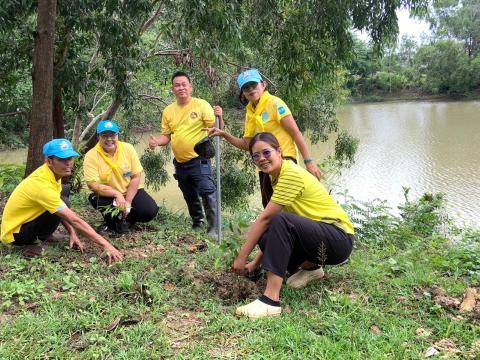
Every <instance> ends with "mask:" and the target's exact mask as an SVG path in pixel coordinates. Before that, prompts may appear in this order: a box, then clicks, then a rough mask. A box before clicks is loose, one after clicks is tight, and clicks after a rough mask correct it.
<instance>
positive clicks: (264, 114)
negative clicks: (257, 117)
mask: <svg viewBox="0 0 480 360" xmlns="http://www.w3.org/2000/svg"><path fill="white" fill-rule="evenodd" d="M269 117H270V115H269V114H268V112H267V111H264V112H263V113H262V121H263V122H267V121H268V118H269Z"/></svg>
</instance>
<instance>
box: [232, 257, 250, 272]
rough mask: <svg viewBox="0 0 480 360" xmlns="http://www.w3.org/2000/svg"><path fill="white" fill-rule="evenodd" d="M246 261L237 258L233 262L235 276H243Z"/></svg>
mask: <svg viewBox="0 0 480 360" xmlns="http://www.w3.org/2000/svg"><path fill="white" fill-rule="evenodd" d="M246 262H247V259H245V258H242V257H239V256H237V257H236V258H235V261H234V262H233V266H232V268H233V271H234V272H235V273H236V274H237V275H243V274H244V273H245V267H246Z"/></svg>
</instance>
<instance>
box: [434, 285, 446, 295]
mask: <svg viewBox="0 0 480 360" xmlns="http://www.w3.org/2000/svg"><path fill="white" fill-rule="evenodd" d="M431 291H432V294H433V296H446V295H447V293H446V292H445V290H444V289H443V288H441V287H440V286H437V285H433V286H432V288H431Z"/></svg>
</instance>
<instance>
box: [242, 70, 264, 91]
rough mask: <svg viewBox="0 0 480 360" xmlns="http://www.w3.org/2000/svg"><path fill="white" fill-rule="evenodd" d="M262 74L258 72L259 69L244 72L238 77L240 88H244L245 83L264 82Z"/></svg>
mask: <svg viewBox="0 0 480 360" xmlns="http://www.w3.org/2000/svg"><path fill="white" fill-rule="evenodd" d="M262 80H263V79H262V76H261V75H260V73H259V72H258V70H257V69H249V70H246V71H244V72H242V73H241V74H240V75H238V77H237V84H238V87H239V88H240V90H241V89H242V87H243V85H245V84H246V83H249V82H256V83H259V82H262Z"/></svg>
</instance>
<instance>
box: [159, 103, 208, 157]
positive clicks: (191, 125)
mask: <svg viewBox="0 0 480 360" xmlns="http://www.w3.org/2000/svg"><path fill="white" fill-rule="evenodd" d="M214 125H215V115H214V114H213V109H212V107H211V106H210V104H209V103H208V102H206V101H205V100H202V99H198V98H194V97H192V99H191V100H190V102H189V103H188V104H187V105H184V106H180V105H178V104H177V103H176V102H174V103H172V104H170V105H168V106H167V107H166V108H165V110H163V114H162V134H163V135H170V141H171V144H172V150H173V156H175V160H177V161H178V162H179V163H184V162H187V161H189V160H192V159H194V158H196V157H198V154H197V153H196V152H195V151H193V147H194V146H195V144H196V143H197V142H198V141H200V140H202V139H203V138H204V137H205V136H207V132H206V131H203V130H202V129H203V128H206V127H212V126H214Z"/></svg>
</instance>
